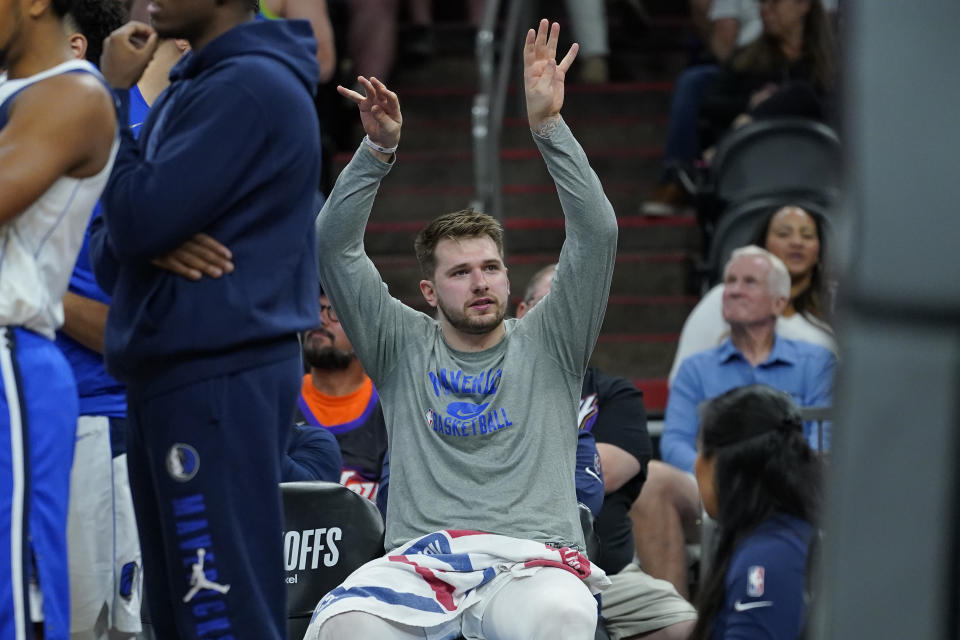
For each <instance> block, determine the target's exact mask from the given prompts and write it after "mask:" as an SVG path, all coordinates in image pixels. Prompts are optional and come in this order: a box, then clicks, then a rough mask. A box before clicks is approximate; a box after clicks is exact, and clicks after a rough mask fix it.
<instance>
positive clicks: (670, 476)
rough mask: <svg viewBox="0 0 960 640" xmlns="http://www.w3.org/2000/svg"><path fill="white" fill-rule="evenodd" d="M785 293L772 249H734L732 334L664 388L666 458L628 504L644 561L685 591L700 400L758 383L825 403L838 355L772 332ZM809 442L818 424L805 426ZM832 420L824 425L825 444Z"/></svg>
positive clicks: (806, 403)
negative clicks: (666, 397) (632, 504)
mask: <svg viewBox="0 0 960 640" xmlns="http://www.w3.org/2000/svg"><path fill="white" fill-rule="evenodd" d="M789 299H790V273H789V272H788V271H787V268H786V266H784V264H783V262H782V261H781V260H780V259H779V258H777V257H776V256H774V255H773V254H771V253H770V252H768V251H766V250H764V249H761V248H760V247H756V246H752V245H751V246H748V247H743V248H740V249H737V250H736V251H734V252H733V255H732V256H731V258H730V261H729V262H728V263H727V266H726V269H725V270H724V291H723V317H724V319H725V320H726V321H727V323H728V324H729V325H730V337H729V338H727V339H726V340H725V341H724V342H723V343H721V344H720V345H719V346H717V347H714V348H712V349H707V350H706V351H701V352H700V353H695V354H693V355H692V356H690V357H688V358H687V359H685V360H684V361H683V363H682V364H681V365H680V369H679V370H678V372H677V377H676V378H675V379H674V382H673V385H672V386H671V388H670V399H669V401H668V402H667V413H666V419H665V421H664V430H663V438H662V439H661V441H660V451H661V453H662V455H663V461H664V462H665V463H667V464H651V465H650V468H649V471H648V476H647V484H646V485H645V486H644V490H643V492H642V493H641V494H640V498H639V500H638V501H637V503H636V505H635V507H634V515H635V516H636V519H635V521H634V522H635V523H639V524H640V525H642V526H638V527H637V528H636V529H635V532H636V533H635V537H636V540H637V551H638V555H639V556H640V560H641V563H642V564H643V566H645V567H647V568H648V571H649V572H650V573H651V574H652V575H654V576H656V577H658V578H663V579H665V580H669V581H670V582H672V583H674V584H675V585H677V588H678V590H681V593H685V592H686V589H687V587H686V580H687V560H686V554H685V549H684V545H683V541H682V540H681V538H683V537H686V538H687V539H690V538H693V537H694V536H695V534H696V532H697V531H698V528H697V527H696V524H695V523H696V521H697V519H698V518H699V516H700V497H699V496H698V495H697V489H696V486H695V484H694V483H693V482H692V476H691V475H690V474H692V473H693V461H694V459H695V458H696V455H697V453H696V441H697V433H698V432H699V430H700V420H699V418H698V417H697V408H698V406H699V405H700V404H701V403H703V402H704V401H706V400H709V399H710V398H714V397H716V396H718V395H720V394H722V393H724V392H725V391H729V390H730V389H734V388H736V387H742V386H746V385H750V384H755V383H760V384H766V385H768V386H771V387H773V388H775V389H779V390H781V391H785V392H787V393H788V394H790V396H791V397H793V399H794V400H795V401H796V402H797V404H799V405H800V406H803V407H812V406H826V405H829V404H830V403H831V392H832V387H833V374H834V369H835V368H836V357H835V356H834V355H833V353H832V352H831V351H830V350H828V349H826V348H824V347H821V346H817V345H814V344H810V343H807V342H802V341H799V340H788V339H787V338H784V337H782V336H780V335H777V333H776V323H777V317H778V316H779V315H780V314H781V313H782V312H783V309H784V308H785V307H786V305H787V303H788V301H789ZM803 431H804V436H805V437H806V438H807V441H808V443H809V444H810V445H811V446H813V447H815V448H816V447H818V446H819V440H820V438H819V430H818V429H817V428H816V426H815V425H813V424H806V425H804V427H803ZM829 443H830V427H829V425H825V426H824V429H823V446H824V449H826V448H828V447H829Z"/></svg>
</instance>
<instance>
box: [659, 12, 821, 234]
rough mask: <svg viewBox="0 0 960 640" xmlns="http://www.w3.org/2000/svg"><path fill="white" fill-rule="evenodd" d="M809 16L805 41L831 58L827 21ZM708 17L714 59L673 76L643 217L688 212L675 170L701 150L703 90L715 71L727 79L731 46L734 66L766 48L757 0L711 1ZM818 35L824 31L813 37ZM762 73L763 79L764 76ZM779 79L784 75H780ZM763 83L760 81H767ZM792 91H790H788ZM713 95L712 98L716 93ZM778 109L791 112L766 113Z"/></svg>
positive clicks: (709, 88)
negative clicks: (659, 167) (658, 166)
mask: <svg viewBox="0 0 960 640" xmlns="http://www.w3.org/2000/svg"><path fill="white" fill-rule="evenodd" d="M783 1H784V3H785V4H786V3H789V4H791V5H792V4H795V3H796V2H803V3H808V4H810V12H811V14H814V15H816V16H820V17H822V14H823V9H822V8H820V7H819V4H818V3H819V0H783ZM693 4H694V7H695V6H696V5H698V4H699V3H698V2H694V3H693ZM765 4H767V5H770V4H772V3H771V2H766V3H765ZM778 4H779V2H778ZM814 4H818V8H817V9H815V8H814V7H813V5H814ZM823 6H825V7H829V8H831V9H834V10H835V9H836V0H825V2H824V3H823ZM765 11H766V12H767V14H769V15H771V16H772V15H774V13H775V12H774V10H772V9H769V7H768V9H765ZM814 15H811V17H810V19H809V22H810V23H811V31H812V32H813V33H812V34H811V35H809V36H808V37H807V38H806V39H805V40H804V42H805V43H813V44H817V43H821V46H822V48H824V49H825V50H826V52H825V53H824V54H823V55H825V56H827V60H830V59H831V57H830V56H832V44H830V41H829V34H830V31H829V25H828V24H827V23H826V21H825V20H824V21H822V22H821V21H820V20H819V19H816V20H815V19H814ZM709 18H710V25H711V29H710V34H709V38H708V46H709V50H710V53H711V55H712V56H713V57H714V58H715V60H716V62H715V63H707V64H700V65H696V66H693V67H690V68H689V69H687V70H685V71H684V72H683V73H681V74H680V76H679V77H678V78H677V82H676V86H675V87H674V93H673V100H672V102H671V103H670V120H669V125H668V127H669V128H668V133H667V144H666V148H665V149H664V162H663V171H662V173H661V176H660V183H659V185H658V187H657V190H656V192H655V193H654V194H653V197H652V198H651V199H650V200H648V201H646V202H644V203H643V205H642V206H641V208H640V211H641V213H642V214H644V215H650V216H667V215H675V214H677V213H682V212H685V211H688V210H689V205H690V204H691V199H690V196H689V194H687V193H686V192H685V191H684V189H683V187H682V186H681V185H680V183H679V181H678V180H677V178H676V172H677V170H678V169H685V168H690V167H691V166H692V165H693V163H694V161H695V160H696V159H697V157H699V155H700V152H701V149H702V148H703V146H704V145H703V144H701V139H700V117H701V104H702V103H703V101H704V99H705V96H706V95H707V94H711V95H713V94H714V89H713V85H714V84H715V81H716V79H717V77H718V75H720V76H721V77H722V78H724V80H723V82H724V83H728V82H729V80H727V79H726V78H727V77H728V76H729V75H730V72H725V73H723V74H721V70H722V67H721V65H725V64H727V63H728V62H730V61H731V55H732V54H733V52H734V50H735V49H738V52H737V56H736V57H735V59H734V61H735V62H736V64H737V65H738V67H737V68H740V67H742V66H743V65H744V64H746V63H743V62H739V60H740V56H742V55H746V52H747V51H752V50H753V49H754V48H762V49H763V50H764V51H766V50H767V48H766V47H762V44H763V43H762V42H761V44H757V42H758V38H759V39H760V40H762V41H764V42H766V41H767V40H768V39H769V38H770V36H769V35H767V32H765V31H764V27H763V23H762V22H761V19H760V9H759V7H758V3H757V2H756V0H713V2H712V4H711V6H710V9H709ZM814 22H816V28H814ZM778 24H779V23H778ZM770 28H771V29H772V30H774V31H773V32H777V33H779V31H777V29H780V30H781V31H782V30H783V29H781V28H780V27H774V26H772V23H771V27H770ZM821 30H822V31H821ZM820 33H822V34H824V35H822V36H821V35H815V34H820ZM761 35H763V38H760V36H761ZM821 41H823V42H821ZM811 46H813V45H811ZM821 46H818V47H817V51H819V50H820V48H821ZM814 57H817V58H819V57H820V54H819V53H818V54H816V56H815V55H814V54H813V53H811V54H810V58H811V59H813V58H814ZM758 66H759V65H758ZM828 66H829V65H828ZM824 73H825V74H827V75H829V74H830V73H832V72H831V71H825V72H824ZM768 75H769V74H768ZM764 77H765V78H767V76H764ZM783 77H787V76H786V75H784V76H783ZM783 77H781V76H780V75H778V74H777V73H774V74H773V78H774V80H773V81H774V82H780V80H782V79H783ZM763 84H764V85H765V84H766V82H764V83H763ZM757 88H759V87H757ZM719 90H722V89H719ZM791 91H793V90H792V89H791ZM763 95H766V94H760V95H758V100H759V97H760V96H763ZM714 99H717V98H716V96H715V97H714ZM746 102H747V101H746V100H745V101H744V104H746ZM758 104H759V103H758ZM775 105H776V102H775V103H771V104H770V105H768V106H769V107H773V106H775ZM717 107H718V104H716V103H714V104H712V106H709V107H708V109H716V108H717ZM740 112H741V111H738V112H737V113H734V114H733V115H732V116H730V118H729V120H727V122H726V123H725V124H724V125H723V127H722V129H725V128H726V126H727V125H729V123H730V122H731V121H732V120H733V118H734V117H735V116H736V115H738V113H740ZM758 113H759V112H758ZM783 113H790V112H789V111H781V112H776V111H774V110H773V109H771V110H770V111H769V112H768V113H767V114H766V115H777V114H780V115H782V114H783ZM722 129H721V130H722ZM715 137H716V136H715V135H714V136H713V138H714V139H715ZM713 141H714V140H713V139H711V142H713Z"/></svg>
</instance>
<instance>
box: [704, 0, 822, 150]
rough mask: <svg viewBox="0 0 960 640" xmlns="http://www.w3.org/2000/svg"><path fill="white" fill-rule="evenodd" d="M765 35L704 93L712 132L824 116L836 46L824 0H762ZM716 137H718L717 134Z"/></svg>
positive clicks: (741, 52)
mask: <svg viewBox="0 0 960 640" xmlns="http://www.w3.org/2000/svg"><path fill="white" fill-rule="evenodd" d="M759 4H760V18H761V20H762V21H763V34H762V35H761V36H760V37H759V38H757V39H756V40H754V41H753V42H752V43H750V44H749V45H747V46H746V47H744V48H743V49H740V50H738V51H737V52H735V53H734V54H733V56H731V58H730V60H729V61H728V63H727V65H726V66H725V67H724V69H723V71H722V72H721V73H720V76H719V77H718V78H717V80H716V82H715V83H714V84H713V86H712V87H711V89H710V90H709V91H708V92H707V94H706V96H705V97H704V101H703V105H702V106H701V109H700V117H701V120H703V121H704V123H705V124H707V131H708V133H710V134H712V135H708V136H706V137H705V138H706V139H705V140H704V141H703V142H704V143H705V144H704V146H707V145H709V144H712V143H714V142H716V140H717V139H718V138H719V136H720V135H721V134H722V133H723V132H724V131H726V130H727V128H729V127H730V125H731V124H733V123H734V120H735V119H737V118H738V116H741V115H745V116H748V117H749V118H750V119H756V118H765V117H775V116H799V117H805V118H814V119H824V118H825V117H826V115H827V111H828V109H827V108H826V106H825V104H826V101H827V98H828V96H829V94H830V93H831V91H832V89H833V86H834V83H835V77H834V76H835V55H836V54H835V50H834V41H833V35H832V31H831V26H830V22H829V19H828V18H827V14H826V11H824V8H823V4H822V2H821V0H761V1H760V3H759ZM711 138H712V139H711Z"/></svg>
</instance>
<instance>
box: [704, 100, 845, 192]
mask: <svg viewBox="0 0 960 640" xmlns="http://www.w3.org/2000/svg"><path fill="white" fill-rule="evenodd" d="M711 171H712V173H713V183H714V197H715V198H716V200H717V201H719V202H720V203H721V206H722V203H727V204H735V203H740V202H745V201H747V200H751V199H754V198H757V197H766V196H771V195H774V194H793V195H795V196H801V197H802V196H807V197H811V196H813V197H816V198H817V199H821V200H835V199H836V198H837V196H838V195H839V190H840V186H841V177H842V176H841V171H840V140H839V138H838V137H837V134H836V132H834V130H833V129H831V128H830V127H828V126H827V125H825V124H823V123H822V122H817V121H815V120H807V119H804V118H771V119H765V120H758V121H756V122H752V123H750V124H748V125H746V126H743V127H740V128H739V129H736V130H734V131H731V132H730V133H729V134H727V135H726V136H725V137H724V138H723V139H722V140H721V141H720V143H719V144H718V145H717V153H716V155H715V156H714V159H713V161H712V163H711Z"/></svg>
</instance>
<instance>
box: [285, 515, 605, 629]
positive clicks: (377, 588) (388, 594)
mask: <svg viewBox="0 0 960 640" xmlns="http://www.w3.org/2000/svg"><path fill="white" fill-rule="evenodd" d="M545 567H555V568H559V569H564V570H566V571H569V572H571V573H573V574H574V575H576V576H577V577H579V578H580V579H581V580H583V582H584V584H585V585H586V586H587V588H589V589H590V592H591V593H593V594H597V593H599V592H600V590H602V589H603V588H605V587H606V586H607V585H609V584H610V579H609V578H607V576H606V574H605V573H604V571H603V569H601V568H599V567H597V566H595V565H593V564H591V563H590V561H589V560H588V559H587V557H586V556H585V555H583V554H582V553H580V552H579V551H577V550H576V549H571V548H568V547H563V548H560V549H557V548H554V547H549V546H547V545H544V544H543V543H540V542H533V541H532V540H521V539H519V538H511V537H508V536H500V535H495V534H491V533H480V532H478V531H452V530H445V531H438V532H436V533H431V534H429V535H426V536H423V537H422V538H418V539H416V540H413V541H411V542H409V543H407V544H405V545H403V546H401V547H399V548H397V549H395V550H393V551H391V552H390V553H388V554H387V555H385V556H383V557H381V558H377V559H375V560H371V561H370V562H368V563H367V564H365V565H363V566H362V567H360V568H359V569H357V570H356V571H354V572H353V573H352V574H350V575H349V576H348V577H347V579H346V580H344V582H343V584H341V585H340V586H339V587H337V588H336V589H334V590H333V591H331V592H330V593H328V594H327V595H326V596H324V597H323V599H322V600H321V601H320V602H319V604H317V608H316V609H315V610H314V612H313V618H312V619H311V621H310V627H309V629H308V630H307V633H306V636H305V639H304V640H316V638H317V637H318V635H319V630H320V625H321V624H322V623H323V622H324V621H325V620H327V619H328V618H331V617H333V616H335V615H337V614H338V613H344V612H347V611H365V612H367V613H372V614H374V615H376V616H379V617H381V618H384V619H387V620H393V621H395V622H401V623H403V624H406V625H411V626H415V627H433V626H436V625H439V624H442V623H444V622H447V621H449V620H452V619H454V618H456V617H457V616H459V615H460V613H461V612H463V611H464V610H465V609H467V608H468V607H470V606H472V605H473V604H475V603H476V602H477V601H479V599H480V595H478V594H477V591H478V588H479V587H482V586H483V585H485V584H487V583H488V582H490V581H491V580H493V579H494V578H495V577H496V576H498V575H500V574H502V573H506V572H509V573H511V574H512V575H514V576H527V575H532V574H533V573H535V572H537V571H539V570H540V569H543V568H545Z"/></svg>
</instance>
